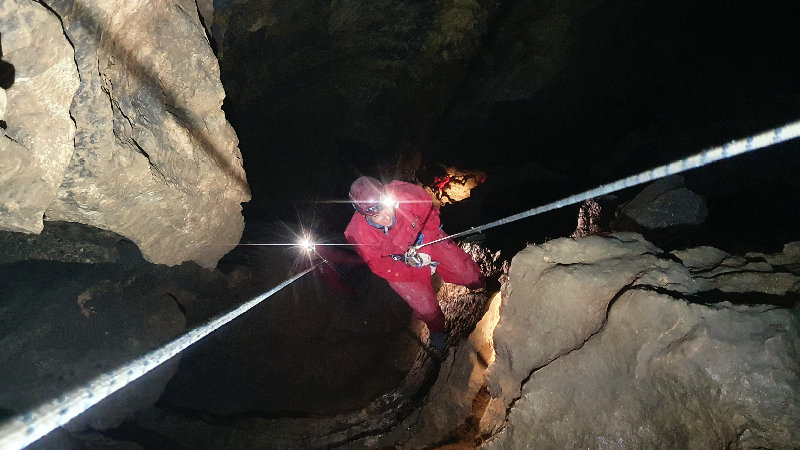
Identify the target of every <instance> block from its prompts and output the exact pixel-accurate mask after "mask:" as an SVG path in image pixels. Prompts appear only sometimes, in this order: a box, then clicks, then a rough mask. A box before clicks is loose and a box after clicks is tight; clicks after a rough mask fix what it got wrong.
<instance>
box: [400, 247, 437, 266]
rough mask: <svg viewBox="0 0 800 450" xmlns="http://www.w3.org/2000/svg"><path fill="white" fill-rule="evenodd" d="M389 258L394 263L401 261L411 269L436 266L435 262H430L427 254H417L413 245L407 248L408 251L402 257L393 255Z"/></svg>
mask: <svg viewBox="0 0 800 450" xmlns="http://www.w3.org/2000/svg"><path fill="white" fill-rule="evenodd" d="M390 256H391V257H392V259H394V260H395V261H402V262H404V263H406V264H408V265H409V266H411V267H416V268H417V269H419V268H420V267H425V266H430V265H431V264H433V265H437V264H438V263H436V262H435V261H431V256H430V255H429V254H427V253H420V252H417V247H415V246H413V245H412V246H411V247H409V248H408V251H406V252H405V254H403V255H396V254H395V255H390Z"/></svg>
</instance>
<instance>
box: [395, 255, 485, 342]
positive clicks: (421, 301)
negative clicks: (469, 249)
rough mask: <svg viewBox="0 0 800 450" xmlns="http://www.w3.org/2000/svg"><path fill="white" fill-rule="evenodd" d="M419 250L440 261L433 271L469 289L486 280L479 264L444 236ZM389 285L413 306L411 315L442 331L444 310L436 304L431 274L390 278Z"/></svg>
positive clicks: (433, 328) (429, 326)
mask: <svg viewBox="0 0 800 450" xmlns="http://www.w3.org/2000/svg"><path fill="white" fill-rule="evenodd" d="M420 253H427V254H428V255H430V256H431V259H432V260H434V261H439V266H438V267H437V268H436V273H438V274H439V276H441V277H442V280H444V281H446V282H448V283H452V284H459V285H461V286H466V287H467V288H469V289H481V288H483V287H485V285H486V281H485V280H484V277H483V274H482V273H481V270H480V268H479V267H478V264H476V263H475V261H473V260H472V257H471V256H470V255H468V254H467V253H465V252H464V250H461V247H459V246H457V245H456V244H454V243H453V241H450V240H447V241H442V242H438V243H436V244H433V245H429V246H427V247H422V248H421V249H420ZM389 286H391V287H392V289H394V291H395V292H397V293H398V294H399V295H400V297H403V300H405V301H406V303H408V306H410V307H411V309H413V310H414V317H416V318H417V319H419V320H421V321H423V322H425V324H426V325H428V330H430V332H431V333H441V332H443V331H444V313H442V308H441V307H440V306H439V300H438V299H437V298H436V293H435V292H434V291H433V285H432V284H431V279H430V278H426V279H425V281H390V282H389Z"/></svg>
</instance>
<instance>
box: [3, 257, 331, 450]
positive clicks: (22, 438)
mask: <svg viewBox="0 0 800 450" xmlns="http://www.w3.org/2000/svg"><path fill="white" fill-rule="evenodd" d="M319 264H321V263H319ZM319 264H317V265H315V266H313V267H311V268H309V269H307V270H305V271H304V272H301V273H299V274H297V275H295V276H293V277H292V278H289V279H288V280H286V281H284V282H283V283H281V284H279V285H278V286H276V287H274V288H272V289H271V290H270V291H268V292H265V293H263V294H261V295H259V296H258V297H255V298H253V299H251V300H249V301H247V302H245V303H243V304H242V305H241V306H239V307H238V308H236V309H234V310H232V311H230V312H228V313H226V314H224V315H222V316H219V317H217V318H215V319H212V320H211V321H209V322H207V323H206V324H204V325H201V326H199V327H197V328H195V329H193V330H191V331H189V332H188V333H186V334H184V335H183V336H181V337H179V338H178V339H175V340H174V341H172V342H170V343H168V344H166V345H164V346H163V347H161V348H158V349H156V350H153V351H152V352H150V353H148V354H146V355H144V356H141V357H139V358H137V359H134V360H133V361H131V362H129V363H128V364H126V365H124V366H122V367H120V368H118V369H116V370H114V371H112V372H109V373H106V374H104V375H100V376H99V377H97V378H95V379H94V380H92V381H91V382H89V384H87V385H85V386H83V387H80V388H77V389H75V390H73V391H71V392H68V393H66V394H64V395H62V396H61V397H59V398H57V399H55V400H52V401H50V402H48V403H45V404H43V405H41V406H39V407H38V408H36V409H34V410H32V411H29V412H27V413H25V414H21V415H19V416H16V417H14V418H12V419H10V420H8V421H7V422H4V423H3V424H0V449H2V450H18V449H22V448H25V447H26V446H28V445H30V444H31V443H33V442H35V441H36V440H38V439H39V438H41V437H42V436H44V435H46V434H47V433H49V432H50V431H52V430H54V429H55V428H56V427H60V426H61V425H64V424H66V423H67V422H69V421H70V420H71V419H72V418H74V417H75V416H77V415H78V414H81V413H82V412H84V411H86V410H87V409H89V408H91V407H92V406H94V405H95V404H97V403H98V402H99V401H100V400H103V399H104V398H106V397H108V396H109V395H111V394H113V393H114V392H116V391H118V390H119V389H122V388H123V387H124V386H126V385H128V384H129V383H131V382H132V381H134V380H136V379H138V378H139V377H141V376H142V375H144V374H146V373H147V372H149V371H151V370H153V369H155V368H156V367H158V366H159V365H161V364H163V363H164V362H166V361H167V360H169V359H170V358H172V357H173V356H175V355H177V354H178V353H180V352H182V351H183V350H185V349H186V348H187V347H189V346H190V345H192V344H194V343H195V342H197V341H199V340H200V339H202V338H204V337H205V336H207V335H209V334H210V333H211V332H213V331H215V330H217V329H218V328H219V327H221V326H223V325H225V324H226V323H228V322H230V321H231V320H233V319H235V318H236V317H239V316H240V315H242V314H244V313H245V312H247V311H249V310H250V309H251V308H253V307H254V306H256V305H258V304H259V303H261V302H262V301H263V300H264V299H266V298H267V297H269V296H271V295H272V294H274V293H276V292H278V291H280V290H281V289H283V288H284V287H286V286H287V285H289V284H291V283H292V282H294V281H295V280H297V279H299V278H300V277H302V276H303V275H305V274H307V273H308V272H311V271H312V270H314V269H316V268H317V266H319Z"/></svg>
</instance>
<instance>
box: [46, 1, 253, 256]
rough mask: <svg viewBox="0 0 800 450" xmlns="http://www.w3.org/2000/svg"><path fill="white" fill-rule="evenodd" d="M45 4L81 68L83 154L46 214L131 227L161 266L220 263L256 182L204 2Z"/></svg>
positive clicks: (128, 233) (78, 152)
mask: <svg viewBox="0 0 800 450" xmlns="http://www.w3.org/2000/svg"><path fill="white" fill-rule="evenodd" d="M45 3H46V4H47V5H48V6H49V7H50V8H52V11H53V12H54V13H55V14H57V15H58V17H52V18H53V20H54V21H55V23H56V24H57V23H58V19H59V18H60V19H61V22H62V23H63V33H64V34H65V35H66V37H67V38H68V39H69V41H70V42H71V43H72V44H73V45H74V48H75V51H74V60H73V59H72V58H73V55H70V61H71V66H72V68H73V69H74V66H75V64H76V63H77V70H78V72H79V74H80V86H79V87H78V90H77V92H76V93H75V97H74V101H73V102H72V106H71V108H70V113H71V115H72V117H73V118H74V120H75V124H76V125H77V134H76V136H75V143H74V154H73V155H72V160H71V161H70V162H69V166H68V167H67V168H66V173H65V175H64V176H63V179H59V180H58V181H59V182H60V189H59V191H58V195H57V198H56V199H55V201H53V202H52V203H51V204H50V206H49V208H48V209H47V211H46V214H47V218H48V219H49V220H62V221H72V222H81V223H86V224H89V225H92V226H95V227H98V228H102V229H106V230H110V231H113V232H115V233H118V234H120V235H123V236H125V237H127V238H128V239H130V240H131V241H133V242H134V243H136V244H137V245H138V246H139V248H140V249H141V251H142V253H143V255H144V256H145V258H146V259H147V260H149V261H151V262H154V263H160V264H167V265H175V264H179V263H181V262H182V261H188V260H193V261H197V262H198V263H199V264H200V265H202V266H204V267H214V266H215V265H216V263H217V261H218V260H219V258H220V257H221V256H222V255H224V254H225V253H227V252H228V251H229V250H230V249H231V248H232V247H233V246H234V245H235V244H236V243H237V242H238V241H239V238H240V236H241V232H242V229H243V226H244V225H243V220H242V216H241V206H240V203H241V202H244V201H247V200H248V199H249V191H248V186H247V181H246V180H245V176H244V172H243V170H242V166H241V156H240V154H239V149H238V148H237V142H238V141H237V138H236V135H235V133H234V131H233V129H232V128H231V127H230V125H229V124H228V122H227V121H226V120H225V117H224V114H223V113H222V111H221V109H220V107H221V104H222V99H223V97H224V92H223V90H222V86H221V84H220V82H219V68H218V65H217V61H216V58H215V57H214V55H213V53H212V52H211V48H210V47H209V43H208V40H207V37H206V33H205V30H204V29H203V27H202V25H201V23H200V19H199V17H198V12H197V5H196V4H195V3H194V1H189V0H182V1H177V2H159V1H147V0H138V1H133V2H130V1H122V0H95V1H73V0H51V1H47V2H45ZM55 32H57V33H59V34H61V32H62V30H61V27H60V26H58V28H56V29H55Z"/></svg>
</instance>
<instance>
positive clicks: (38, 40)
mask: <svg viewBox="0 0 800 450" xmlns="http://www.w3.org/2000/svg"><path fill="white" fill-rule="evenodd" d="M0 39H1V40H0V45H2V49H3V55H2V56H3V60H4V61H5V62H7V63H9V64H11V65H13V68H14V72H15V79H14V80H13V84H12V85H11V86H10V87H8V90H7V91H0V92H2V94H0V97H1V98H0V104H2V105H0V106H2V107H0V110H1V111H0V118H1V119H2V120H4V121H5V122H6V124H7V127H5V128H6V129H5V132H3V130H0V230H10V231H19V232H26V233H38V232H39V231H41V230H42V226H43V225H42V216H43V214H44V211H45V209H46V208H47V206H48V205H49V204H50V203H51V202H52V201H53V200H54V199H55V197H56V193H57V191H58V187H59V185H60V184H61V180H62V179H63V177H64V172H65V170H66V168H67V165H68V164H69V161H70V158H72V148H73V146H72V139H73V137H74V136H75V124H74V123H73V121H72V119H71V118H70V114H69V108H70V103H71V102H72V97H73V95H74V94H75V91H76V89H77V88H78V70H77V68H76V67H75V61H74V59H73V51H72V47H71V46H70V42H69V41H67V39H66V38H65V37H64V33H63V32H62V30H61V23H60V22H59V21H58V18H57V17H55V16H54V15H53V14H52V13H50V12H49V11H48V10H47V8H45V7H44V6H42V5H40V4H39V3H36V2H31V1H27V0H4V1H3V2H2V4H0Z"/></svg>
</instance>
